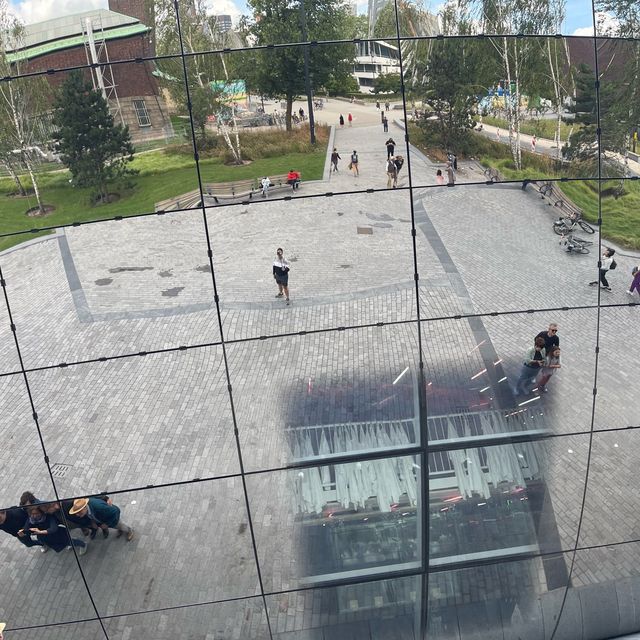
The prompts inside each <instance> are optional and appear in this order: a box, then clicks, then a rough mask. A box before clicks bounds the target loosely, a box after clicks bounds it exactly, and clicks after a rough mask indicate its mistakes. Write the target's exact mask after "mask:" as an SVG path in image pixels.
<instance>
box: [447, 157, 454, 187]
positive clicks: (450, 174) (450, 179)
mask: <svg viewBox="0 0 640 640" xmlns="http://www.w3.org/2000/svg"><path fill="white" fill-rule="evenodd" d="M446 171H447V184H448V185H449V186H450V187H452V186H453V185H454V184H455V183H456V172H455V171H454V169H453V165H452V164H451V163H450V162H447V166H446Z"/></svg>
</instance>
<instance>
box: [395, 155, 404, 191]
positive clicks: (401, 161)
mask: <svg viewBox="0 0 640 640" xmlns="http://www.w3.org/2000/svg"><path fill="white" fill-rule="evenodd" d="M393 164H395V165H396V181H395V182H394V185H393V188H394V189H395V188H396V187H397V186H398V178H399V177H400V169H402V167H404V158H403V157H402V156H396V157H395V158H394V159H393Z"/></svg>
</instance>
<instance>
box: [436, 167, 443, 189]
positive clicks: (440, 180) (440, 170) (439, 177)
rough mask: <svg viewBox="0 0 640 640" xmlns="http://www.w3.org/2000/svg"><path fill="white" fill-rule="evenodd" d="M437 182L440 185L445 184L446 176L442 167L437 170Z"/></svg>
mask: <svg viewBox="0 0 640 640" xmlns="http://www.w3.org/2000/svg"><path fill="white" fill-rule="evenodd" d="M436 183H437V184H439V185H443V184H444V176H443V175H442V169H438V170H437V171H436Z"/></svg>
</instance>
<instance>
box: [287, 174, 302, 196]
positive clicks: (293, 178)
mask: <svg viewBox="0 0 640 640" xmlns="http://www.w3.org/2000/svg"><path fill="white" fill-rule="evenodd" d="M287 184H290V185H291V189H292V191H296V190H297V188H298V187H299V186H300V173H299V172H298V171H294V170H293V169H289V173H288V174H287Z"/></svg>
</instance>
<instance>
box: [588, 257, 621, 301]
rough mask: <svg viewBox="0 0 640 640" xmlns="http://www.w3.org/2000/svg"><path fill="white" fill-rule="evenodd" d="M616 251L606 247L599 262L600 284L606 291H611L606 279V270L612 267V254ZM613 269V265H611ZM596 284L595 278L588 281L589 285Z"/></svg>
mask: <svg viewBox="0 0 640 640" xmlns="http://www.w3.org/2000/svg"><path fill="white" fill-rule="evenodd" d="M615 252H616V250H615V249H609V248H608V247H607V248H606V249H605V250H604V251H603V252H602V261H601V263H600V284H602V288H603V289H605V290H606V291H611V287H610V286H609V282H608V281H607V271H609V269H611V268H612V266H611V265H612V264H613V262H614V260H613V254H614V253H615ZM613 268H614V269H615V266H614V267H613ZM597 284H598V281H597V280H593V281H592V282H590V283H589V286H591V287H594V286H595V285H597Z"/></svg>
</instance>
